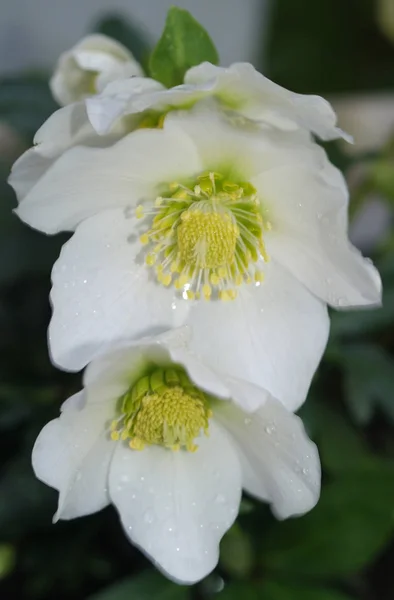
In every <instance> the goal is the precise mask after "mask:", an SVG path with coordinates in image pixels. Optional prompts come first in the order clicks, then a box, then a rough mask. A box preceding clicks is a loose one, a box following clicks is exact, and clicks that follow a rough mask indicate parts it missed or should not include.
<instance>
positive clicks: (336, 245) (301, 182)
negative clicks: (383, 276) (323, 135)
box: [253, 160, 381, 307]
mask: <svg viewBox="0 0 394 600" xmlns="http://www.w3.org/2000/svg"><path fill="white" fill-rule="evenodd" d="M253 184H254V185H255V186H256V187H257V189H258V193H259V195H260V197H261V198H264V202H265V208H266V209H267V211H268V212H267V214H268V216H269V219H270V221H271V223H272V231H271V232H270V235H269V236H268V235H267V240H266V241H267V248H268V251H269V253H270V254H271V255H272V256H273V257H274V258H275V259H276V260H277V261H279V262H280V263H281V264H282V265H283V266H285V267H286V268H287V269H288V270H289V271H290V272H291V273H292V274H293V275H294V276H295V277H297V278H298V279H299V280H300V281H302V283H303V284H304V285H305V286H306V287H308V288H309V289H310V290H311V292H312V293H314V294H316V296H318V297H319V298H321V299H322V300H324V301H325V302H328V303H329V304H331V305H333V306H336V307H345V306H362V305H377V304H379V303H380V300H381V281H380V277H379V274H378V272H377V270H376V269H375V268H374V266H373V265H372V263H371V262H370V261H368V260H366V259H364V258H363V257H362V255H361V253H360V252H359V251H358V250H357V249H356V248H354V247H353V246H352V245H351V244H350V242H349V240H348V236H347V227H348V223H347V207H348V192H347V188H346V184H345V182H344V180H343V177H342V175H341V173H340V172H339V171H338V170H337V169H335V168H334V167H333V166H332V165H331V164H330V163H329V162H328V161H327V160H326V161H325V164H324V165H323V167H322V168H321V169H320V170H309V169H305V168H300V167H298V166H297V167H294V166H288V167H283V168H280V169H272V170H271V171H267V172H265V173H262V174H261V175H260V176H258V177H256V178H255V179H254V180H253Z"/></svg>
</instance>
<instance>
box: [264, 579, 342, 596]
mask: <svg viewBox="0 0 394 600" xmlns="http://www.w3.org/2000/svg"><path fill="white" fill-rule="evenodd" d="M261 598H264V599H265V600H351V598H350V596H347V595H345V594H342V593H341V592H337V591H335V590H328V589H325V588H316V587H309V586H305V585H301V586H300V585H298V584H296V583H295V584H293V583H288V582H286V583H282V582H281V583H278V582H276V581H267V582H265V583H264V585H263V587H262V594H261Z"/></svg>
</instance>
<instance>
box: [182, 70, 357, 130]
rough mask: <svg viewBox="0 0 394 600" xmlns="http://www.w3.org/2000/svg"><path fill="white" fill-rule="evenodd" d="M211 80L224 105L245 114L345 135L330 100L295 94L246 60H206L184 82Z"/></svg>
mask: <svg viewBox="0 0 394 600" xmlns="http://www.w3.org/2000/svg"><path fill="white" fill-rule="evenodd" d="M208 82H209V83H210V84H211V89H212V91H211V94H214V95H215V96H217V97H218V98H219V99H220V100H222V102H223V104H224V106H225V107H226V106H227V107H228V108H229V109H231V108H232V109H233V110H234V111H235V112H238V113H239V114H241V115H243V116H245V117H246V118H249V119H252V120H255V121H263V122H265V123H267V124H271V125H273V126H274V127H278V128H279V129H283V130H285V131H286V130H291V129H295V128H297V127H303V128H305V129H307V130H309V131H311V132H313V133H315V134H316V135H318V136H319V137H321V138H322V139H324V140H331V139H335V138H338V137H344V138H345V139H348V140H349V136H347V135H346V134H345V133H344V132H343V131H341V130H340V129H339V128H338V127H337V126H336V121H337V119H336V115H335V113H334V111H333V109H332V107H331V106H330V104H329V103H328V102H327V101H326V100H325V99H324V98H321V97H319V96H309V95H302V94H295V93H293V92H290V91H289V90H286V89H285V88H283V87H281V86H280V85H277V84H276V83H274V82H273V81H271V80H270V79H268V78H267V77H264V75H262V74H261V73H259V72H258V71H256V69H255V68H254V67H253V66H252V65H251V64H249V63H234V64H233V65H231V66H230V67H229V68H222V67H217V66H215V65H212V64H210V63H208V62H204V63H201V64H200V65H198V66H196V67H192V68H191V69H189V71H188V72H187V73H186V75H185V83H187V84H191V85H196V86H198V85H201V84H204V83H208Z"/></svg>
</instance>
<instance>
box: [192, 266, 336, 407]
mask: <svg viewBox="0 0 394 600" xmlns="http://www.w3.org/2000/svg"><path fill="white" fill-rule="evenodd" d="M188 322H189V324H190V325H191V327H192V330H193V336H192V340H191V344H190V347H191V349H192V350H193V351H194V352H195V353H196V354H197V355H198V357H199V358H201V360H202V361H203V362H204V363H206V364H209V365H210V367H211V368H212V369H214V370H216V371H217V372H218V373H223V374H227V375H231V376H232V377H235V378H239V379H244V380H249V381H250V383H252V384H256V385H258V386H261V387H263V388H264V389H266V390H268V391H269V392H270V393H271V394H272V395H274V396H275V397H276V398H278V399H279V400H280V401H281V402H282V403H283V404H284V405H285V406H286V407H287V408H289V409H290V410H296V409H297V408H298V407H299V406H300V405H301V404H302V402H303V401H304V399H305V397H306V394H307V392H308V388H309V385H310V382H311V379H312V377H313V374H314V372H315V370H316V368H317V365H318V364H319V362H320V359H321V356H322V353H323V351H324V348H325V345H326V343H327V338H328V332H329V319H328V315H327V309H326V307H325V306H324V304H323V303H322V302H321V301H320V300H318V299H317V298H315V297H314V296H312V294H310V293H309V292H308V290H307V289H306V288H305V287H304V286H303V285H301V284H300V283H299V282H298V281H297V280H296V279H295V278H294V277H292V276H291V275H289V274H288V273H287V272H286V270H285V269H283V268H282V267H281V266H280V265H278V264H275V263H274V264H270V265H268V266H267V268H266V276H265V281H264V283H263V284H262V285H261V286H259V287H257V286H250V287H246V286H241V287H240V288H239V294H238V298H237V299H236V300H234V301H231V302H222V301H210V302H204V301H201V302H199V303H195V304H194V306H193V309H192V311H191V313H190V316H189V320H188ZM245 408H250V406H245Z"/></svg>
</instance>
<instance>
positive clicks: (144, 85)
mask: <svg viewBox="0 0 394 600" xmlns="http://www.w3.org/2000/svg"><path fill="white" fill-rule="evenodd" d="M164 89H165V88H164V87H163V86H162V85H161V83H159V82H158V81H155V80H154V79H150V78H149V77H132V78H130V79H121V80H119V81H113V82H111V83H109V84H108V85H107V86H106V88H105V89H104V91H103V92H102V93H101V94H98V95H96V96H92V97H91V98H88V99H87V100H86V110H87V113H88V116H89V119H90V122H91V124H92V125H93V127H94V128H95V130H96V131H97V132H98V133H100V134H103V133H107V132H108V131H109V130H110V129H111V127H112V125H113V123H114V122H115V121H116V120H117V119H118V118H119V117H121V116H122V115H124V114H131V113H133V112H140V110H141V109H140V107H135V108H134V105H135V103H136V101H138V99H141V98H142V97H146V96H147V95H148V94H151V93H152V92H157V91H160V90H164ZM128 106H130V108H129V109H127V107H128Z"/></svg>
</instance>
